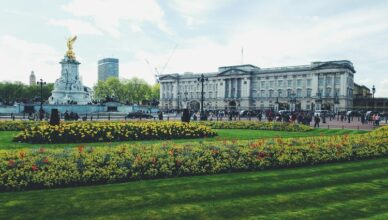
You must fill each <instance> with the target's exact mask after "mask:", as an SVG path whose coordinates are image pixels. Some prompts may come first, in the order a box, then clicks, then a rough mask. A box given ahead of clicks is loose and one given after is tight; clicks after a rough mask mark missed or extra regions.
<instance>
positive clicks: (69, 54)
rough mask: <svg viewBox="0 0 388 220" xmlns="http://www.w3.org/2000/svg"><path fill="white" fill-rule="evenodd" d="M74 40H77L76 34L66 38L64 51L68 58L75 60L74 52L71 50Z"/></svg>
mask: <svg viewBox="0 0 388 220" xmlns="http://www.w3.org/2000/svg"><path fill="white" fill-rule="evenodd" d="M75 40H77V36H74V37H69V38H68V39H67V52H66V56H68V57H69V59H73V60H75V53H74V52H73V44H74V42H75Z"/></svg>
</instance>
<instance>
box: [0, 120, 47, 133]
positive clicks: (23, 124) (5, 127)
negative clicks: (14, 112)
mask: <svg viewBox="0 0 388 220" xmlns="http://www.w3.org/2000/svg"><path fill="white" fill-rule="evenodd" d="M42 124H48V123H47V122H45V121H43V122H41V121H20V120H19V121H0V131H23V130H24V129H27V128H29V127H33V126H38V125H42Z"/></svg>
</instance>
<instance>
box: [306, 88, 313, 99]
mask: <svg viewBox="0 0 388 220" xmlns="http://www.w3.org/2000/svg"><path fill="white" fill-rule="evenodd" d="M311 92H312V89H307V97H309V98H310V97H311Z"/></svg>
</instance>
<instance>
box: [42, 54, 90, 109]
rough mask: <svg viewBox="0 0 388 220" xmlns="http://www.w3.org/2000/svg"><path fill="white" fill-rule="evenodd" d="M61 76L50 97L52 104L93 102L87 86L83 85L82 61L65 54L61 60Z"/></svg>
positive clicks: (84, 103)
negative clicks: (80, 76) (80, 70)
mask: <svg viewBox="0 0 388 220" xmlns="http://www.w3.org/2000/svg"><path fill="white" fill-rule="evenodd" d="M60 64H61V65H62V71H61V77H60V78H59V79H57V80H56V81H55V84H54V90H53V91H52V95H51V97H50V98H49V103H50V104H70V103H72V104H79V105H86V104H88V103H90V102H91V97H90V94H89V91H88V89H87V87H85V86H83V84H82V82H81V80H80V78H79V73H78V66H79V64H80V62H78V61H77V60H76V59H71V58H69V57H68V56H65V57H64V58H63V59H62V61H61V62H60Z"/></svg>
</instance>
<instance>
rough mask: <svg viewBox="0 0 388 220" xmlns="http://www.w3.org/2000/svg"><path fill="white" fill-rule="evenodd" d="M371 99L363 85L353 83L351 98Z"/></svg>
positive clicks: (368, 90)
mask: <svg viewBox="0 0 388 220" xmlns="http://www.w3.org/2000/svg"><path fill="white" fill-rule="evenodd" d="M368 97H372V93H371V92H370V89H369V88H368V87H366V86H364V85H358V84H357V83H354V89H353V98H368Z"/></svg>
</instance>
